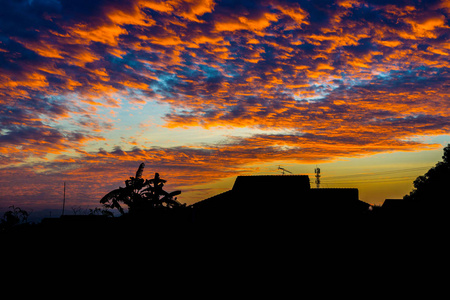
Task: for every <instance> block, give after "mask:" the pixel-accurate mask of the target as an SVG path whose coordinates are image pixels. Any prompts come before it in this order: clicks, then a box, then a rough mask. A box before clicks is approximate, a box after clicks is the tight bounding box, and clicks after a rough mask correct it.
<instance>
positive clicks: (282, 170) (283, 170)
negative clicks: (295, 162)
mask: <svg viewBox="0 0 450 300" xmlns="http://www.w3.org/2000/svg"><path fill="white" fill-rule="evenodd" d="M278 170H281V175H284V173H289V174H292V172H291V171H288V170H286V169H285V168H282V167H281V166H278Z"/></svg>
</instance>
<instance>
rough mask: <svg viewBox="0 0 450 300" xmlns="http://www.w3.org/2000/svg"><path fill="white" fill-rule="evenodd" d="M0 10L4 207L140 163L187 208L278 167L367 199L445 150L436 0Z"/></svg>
mask: <svg viewBox="0 0 450 300" xmlns="http://www.w3.org/2000/svg"><path fill="white" fill-rule="evenodd" d="M0 3H1V10H0V124H1V126H0V190H1V192H0V210H1V209H4V208H7V207H8V206H9V205H15V206H19V207H21V208H24V209H43V208H59V207H61V203H62V193H63V182H66V184H67V205H68V207H72V206H83V207H92V208H94V207H96V206H97V207H100V204H99V200H100V198H101V197H102V196H103V195H104V194H106V193H107V192H108V191H110V190H112V189H115V188H117V187H119V186H124V180H125V179H127V178H128V177H129V176H134V174H135V172H136V169H137V168H138V166H139V164H140V163H141V162H145V164H146V168H145V170H144V178H150V177H151V176H153V174H154V173H155V172H159V173H160V174H161V177H162V178H164V179H166V180H168V184H167V185H166V188H167V190H168V191H172V190H175V189H181V190H182V192H183V193H182V194H181V195H180V196H179V198H178V200H180V202H183V203H187V204H191V203H193V202H196V201H198V200H202V199H204V198H206V197H208V196H212V195H214V194H218V193H221V192H223V191H225V190H228V189H230V188H231V187H232V184H233V182H234V179H235V178H236V176H237V175H241V174H244V175H248V174H280V172H279V171H277V168H278V166H279V165H281V166H282V167H284V168H286V169H288V170H290V171H291V172H293V173H296V174H308V175H310V178H311V179H312V186H313V187H314V186H315V185H314V178H313V176H314V168H316V166H318V167H320V168H321V169H322V182H323V184H322V185H321V186H322V187H357V188H359V192H360V199H361V200H363V201H366V202H369V203H374V204H381V203H382V202H383V201H384V199H385V198H400V197H402V196H403V195H405V194H407V193H409V191H410V190H411V189H412V182H413V180H414V179H415V178H416V177H417V176H418V175H421V174H424V173H425V172H426V171H427V170H428V169H429V168H430V167H432V166H433V165H434V164H435V163H436V162H437V161H439V160H441V156H442V148H443V147H444V146H445V145H447V144H448V143H449V142H450V73H449V71H450V0H438V1H427V0H423V1H420V0H417V1H402V0H397V1H387V0H386V1H385V0H364V1H359V0H336V1H322V0H311V1H308V0H304V1H284V0H276V1H275V0H267V1H245V0H244V1H242V0H238V1H219V0H217V1H214V0H185V1H181V0H169V1H156V0H151V1H144V0H127V1H125V0H123V1H119V0H115V1H112V0H111V1H106V0H105V1H103V0H77V1H74V0H25V1H19V0H18V1H10V0H0ZM392 3H395V4H392ZM263 188H264V187H263Z"/></svg>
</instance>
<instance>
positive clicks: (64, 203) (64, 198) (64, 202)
mask: <svg viewBox="0 0 450 300" xmlns="http://www.w3.org/2000/svg"><path fill="white" fill-rule="evenodd" d="M65 206H66V182H65V181H64V197H63V209H62V215H61V216H64V208H65Z"/></svg>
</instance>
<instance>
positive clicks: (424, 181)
mask: <svg viewBox="0 0 450 300" xmlns="http://www.w3.org/2000/svg"><path fill="white" fill-rule="evenodd" d="M442 159H443V161H442V162H438V163H437V164H436V166H434V167H433V168H431V169H430V170H428V172H427V173H425V175H423V176H419V177H417V179H416V180H415V181H414V189H413V190H412V191H411V193H410V194H409V195H406V196H405V197H403V199H404V200H406V201H409V202H411V203H418V204H420V205H421V206H424V205H425V206H426V205H433V204H439V205H440V206H443V205H447V206H448V205H450V144H448V145H447V147H445V148H444V155H443V156H442Z"/></svg>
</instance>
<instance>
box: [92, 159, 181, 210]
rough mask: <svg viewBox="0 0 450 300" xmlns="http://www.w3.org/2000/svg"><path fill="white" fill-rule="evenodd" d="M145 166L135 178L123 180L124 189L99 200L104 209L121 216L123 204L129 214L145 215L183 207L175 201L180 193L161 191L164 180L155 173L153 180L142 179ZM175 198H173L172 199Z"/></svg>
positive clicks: (142, 166)
mask: <svg viewBox="0 0 450 300" xmlns="http://www.w3.org/2000/svg"><path fill="white" fill-rule="evenodd" d="M144 167H145V164H144V163H141V164H140V166H139V168H138V170H137V171H136V176H135V177H130V179H128V180H125V187H124V188H123V187H119V188H118V189H116V190H113V191H111V192H109V193H108V194H106V195H105V196H104V197H103V198H102V199H101V200H100V203H102V204H103V205H104V206H105V207H106V208H113V209H114V208H116V209H118V210H119V212H120V213H121V214H124V213H125V212H124V209H123V208H122V206H121V205H120V203H123V204H125V205H127V206H128V212H129V213H130V214H145V213H148V212H149V210H151V209H172V208H177V207H184V206H185V205H183V204H181V203H180V202H178V201H177V198H176V197H175V196H177V195H179V194H181V191H174V192H171V193H168V192H166V191H164V190H163V187H164V183H166V180H164V179H162V178H160V177H159V174H158V173H155V177H154V178H153V179H145V180H144V179H143V178H142V173H143V172H144ZM174 197H175V198H174Z"/></svg>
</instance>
